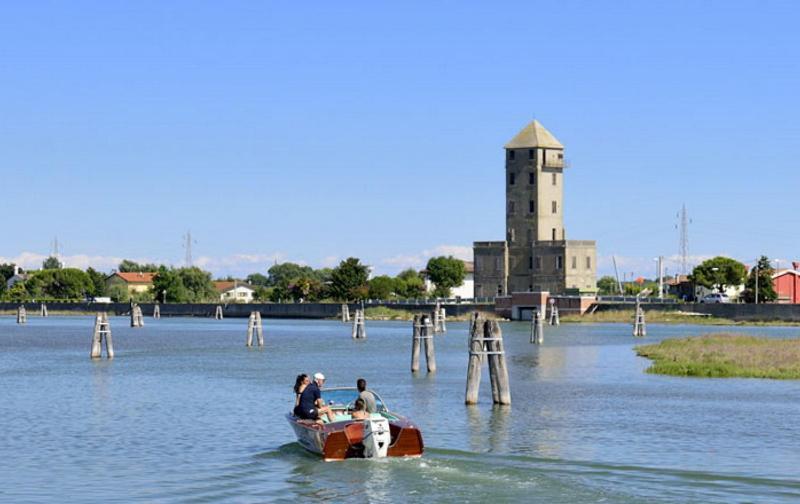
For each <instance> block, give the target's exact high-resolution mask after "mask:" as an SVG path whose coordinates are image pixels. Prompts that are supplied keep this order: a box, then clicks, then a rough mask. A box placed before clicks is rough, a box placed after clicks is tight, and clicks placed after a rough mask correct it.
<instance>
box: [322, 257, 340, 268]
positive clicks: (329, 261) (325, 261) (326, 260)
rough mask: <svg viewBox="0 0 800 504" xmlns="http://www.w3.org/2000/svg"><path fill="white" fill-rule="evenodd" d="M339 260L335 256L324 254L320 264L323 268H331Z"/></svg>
mask: <svg viewBox="0 0 800 504" xmlns="http://www.w3.org/2000/svg"><path fill="white" fill-rule="evenodd" d="M340 262H341V260H340V259H339V257H337V256H326V257H323V258H322V262H321V263H320V264H322V267H323V268H333V267H336V266H338V265H339V263H340Z"/></svg>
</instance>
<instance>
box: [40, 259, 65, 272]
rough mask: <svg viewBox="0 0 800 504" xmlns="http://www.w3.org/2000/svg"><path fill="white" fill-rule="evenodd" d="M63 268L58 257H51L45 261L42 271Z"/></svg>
mask: <svg viewBox="0 0 800 504" xmlns="http://www.w3.org/2000/svg"><path fill="white" fill-rule="evenodd" d="M60 268H61V261H59V260H58V257H54V256H50V257H48V258H47V259H45V260H44V262H43V263H42V269H46V270H48V269H60Z"/></svg>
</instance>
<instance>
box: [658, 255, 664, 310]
mask: <svg viewBox="0 0 800 504" xmlns="http://www.w3.org/2000/svg"><path fill="white" fill-rule="evenodd" d="M658 299H660V300H663V299H664V256H658Z"/></svg>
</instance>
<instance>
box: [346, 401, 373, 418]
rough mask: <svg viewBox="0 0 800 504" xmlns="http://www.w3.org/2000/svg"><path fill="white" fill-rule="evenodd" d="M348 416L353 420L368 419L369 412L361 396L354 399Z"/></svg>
mask: <svg viewBox="0 0 800 504" xmlns="http://www.w3.org/2000/svg"><path fill="white" fill-rule="evenodd" d="M350 417H351V418H352V419H353V420H368V419H369V412H368V411H367V403H366V401H364V399H362V398H360V397H359V398H358V399H356V403H355V406H354V407H353V411H351V412H350Z"/></svg>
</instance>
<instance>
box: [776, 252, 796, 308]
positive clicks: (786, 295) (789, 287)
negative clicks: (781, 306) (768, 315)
mask: <svg viewBox="0 0 800 504" xmlns="http://www.w3.org/2000/svg"><path fill="white" fill-rule="evenodd" d="M772 287H773V288H774V289H775V292H776V293H777V294H778V299H777V302H778V303H800V262H797V261H795V262H792V269H784V270H778V271H776V272H775V274H773V275H772Z"/></svg>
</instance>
